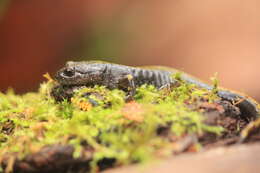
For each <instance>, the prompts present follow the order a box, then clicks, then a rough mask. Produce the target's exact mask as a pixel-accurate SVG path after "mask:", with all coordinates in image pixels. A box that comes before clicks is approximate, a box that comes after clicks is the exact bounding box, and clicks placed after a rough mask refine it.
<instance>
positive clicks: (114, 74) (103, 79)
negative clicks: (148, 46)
mask: <svg viewBox="0 0 260 173" xmlns="http://www.w3.org/2000/svg"><path fill="white" fill-rule="evenodd" d="M176 72H179V71H177V70H175V69H172V68H166V67H153V68H152V67H151V68H149V69H148V68H141V67H130V66H125V65H119V64H112V63H107V62H99V61H83V62H72V61H70V62H68V63H67V64H66V66H65V67H63V68H62V69H61V70H59V71H58V72H57V74H56V76H55V78H56V80H57V81H58V83H59V85H60V87H61V88H73V87H75V88H77V87H80V86H90V87H91V86H94V85H103V86H106V87H107V88H109V89H115V88H117V89H121V90H124V91H126V92H128V93H129V95H130V96H133V95H134V94H135V89H136V87H138V86H141V85H143V84H151V85H154V86H156V87H157V88H163V87H165V86H169V85H174V84H176V83H177V81H176V80H175V79H173V78H172V75H173V74H174V73H176ZM181 79H182V80H183V81H186V82H188V83H192V84H195V85H197V86H198V87H201V88H205V89H207V90H211V89H212V88H213V87H212V86H210V85H208V84H206V83H204V82H201V81H200V80H198V79H196V78H194V77H192V76H189V75H187V74H185V73H182V75H181ZM217 94H218V96H219V97H220V98H222V99H223V100H227V101H229V102H231V103H236V102H238V104H237V105H236V106H237V107H239V108H240V111H241V113H242V114H243V115H245V116H246V117H245V118H246V119H252V118H256V117H258V116H259V108H258V104H257V102H256V101H254V100H253V99H251V98H249V97H247V96H245V95H242V94H238V93H236V92H234V91H230V90H226V89H221V88H220V89H219V90H218V93H217Z"/></svg>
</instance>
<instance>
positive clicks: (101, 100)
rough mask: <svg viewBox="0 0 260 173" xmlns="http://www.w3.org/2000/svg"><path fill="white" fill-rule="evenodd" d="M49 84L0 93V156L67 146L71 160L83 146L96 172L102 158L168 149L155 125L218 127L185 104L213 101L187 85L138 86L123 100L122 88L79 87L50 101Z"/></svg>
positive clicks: (125, 159) (191, 129)
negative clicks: (22, 91) (66, 96)
mask: <svg viewBox="0 0 260 173" xmlns="http://www.w3.org/2000/svg"><path fill="white" fill-rule="evenodd" d="M53 85H54V84H53V81H48V82H44V83H43V84H41V86H40V89H39V91H38V92H35V93H33V92H31V93H27V94H24V95H17V94H15V92H14V91H13V90H9V91H7V92H6V93H0V156H4V155H5V154H8V153H13V152H16V153H18V155H17V156H18V157H19V159H23V158H24V157H26V156H27V155H29V154H31V153H35V152H37V151H39V150H40V149H41V148H42V147H43V146H46V145H52V144H70V145H73V146H74V148H75V152H74V154H73V156H74V157H75V158H77V157H80V156H81V155H82V154H84V152H88V151H86V150H84V147H86V146H88V147H89V148H92V151H93V159H92V162H91V167H92V168H91V169H92V170H96V169H97V163H98V162H99V161H100V160H102V159H104V158H111V159H112V158H113V159H115V160H116V164H117V165H124V164H129V163H133V162H135V163H136V162H144V161H146V160H149V159H150V158H153V156H155V155H158V152H159V151H164V152H163V153H164V154H163V156H167V155H168V154H169V153H172V152H171V151H172V150H173V145H172V143H173V141H171V140H170V139H169V138H168V137H165V136H163V135H159V134H158V129H159V128H160V127H166V128H168V129H169V130H168V136H175V137H176V138H178V137H181V136H185V135H189V134H197V135H202V134H204V133H213V134H220V133H221V132H222V131H223V128H222V127H216V126H210V125H207V124H205V123H204V122H203V121H204V117H203V113H202V112H201V111H198V110H193V109H191V108H189V106H188V105H191V104H193V103H195V102H197V101H198V100H201V99H204V100H205V99H206V100H209V98H214V99H217V96H215V95H214V97H212V92H210V91H207V90H203V89H200V88H197V87H196V86H194V85H192V84H187V83H184V82H180V85H178V86H176V87H174V88H172V89H170V90H169V89H167V88H166V89H162V90H158V89H156V88H155V87H154V86H151V85H143V86H141V87H139V88H137V91H136V95H135V96H134V100H133V101H131V102H127V103H126V102H125V97H126V96H125V93H124V92H123V91H121V90H117V89H114V90H108V89H106V88H105V87H103V86H95V87H93V88H82V89H79V90H78V91H76V92H75V94H74V96H73V97H72V98H71V99H70V100H64V101H62V102H56V101H55V100H54V99H53V98H52V97H51V96H50V94H49V93H50V90H51V88H52V87H53ZM166 153H167V154H166ZM160 156H161V155H160ZM0 160H1V159H0Z"/></svg>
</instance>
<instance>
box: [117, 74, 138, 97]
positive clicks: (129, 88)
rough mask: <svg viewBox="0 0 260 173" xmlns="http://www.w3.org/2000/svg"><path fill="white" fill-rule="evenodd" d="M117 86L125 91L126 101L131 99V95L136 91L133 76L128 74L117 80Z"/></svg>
mask: <svg viewBox="0 0 260 173" xmlns="http://www.w3.org/2000/svg"><path fill="white" fill-rule="evenodd" d="M118 88H119V89H122V90H123V91H125V92H126V93H127V95H126V98H125V100H126V102H129V101H131V100H133V97H134V95H135V93H136V87H135V82H134V77H133V76H132V75H130V74H128V75H125V76H123V77H122V78H120V79H119V80H118Z"/></svg>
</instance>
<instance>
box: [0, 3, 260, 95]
mask: <svg viewBox="0 0 260 173" xmlns="http://www.w3.org/2000/svg"><path fill="white" fill-rule="evenodd" d="M259 7H260V1H258V0H213V1H207V0H197V1H193V0H186V1H185V0H184V1H180V0H164V1H159V0H109V1H106V0H73V1H71V0H55V1H53V0H9V1H8V0H0V60H1V61H0V74H1V77H0V90H1V91H5V90H6V89H7V88H8V87H12V88H14V89H15V91H17V92H19V93H23V92H26V91H32V90H36V89H37V88H38V86H39V83H40V82H41V81H43V80H44V79H43V77H42V75H43V74H44V73H46V72H50V73H51V74H54V72H55V71H56V70H57V69H58V68H60V67H61V66H63V65H64V63H65V62H66V61H67V60H88V59H102V60H107V61H112V62H118V63H124V64H128V65H167V66H172V67H174V68H177V69H180V70H183V71H185V72H188V73H191V74H193V75H195V76H197V77H199V78H201V79H203V80H206V81H209V80H208V79H209V77H210V76H213V75H214V73H215V72H218V74H219V75H218V78H219V79H220V84H221V85H222V86H224V87H227V88H232V89H235V90H239V91H242V92H245V93H248V94H249V95H251V96H253V97H255V98H257V99H258V100H260V87H259V86H260V80H259V79H258V76H260V71H259V70H258V69H259V67H258V64H259V62H260V51H259V45H260V20H259V19H260V11H259V10H258V9H259Z"/></svg>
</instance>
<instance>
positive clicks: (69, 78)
mask: <svg viewBox="0 0 260 173" xmlns="http://www.w3.org/2000/svg"><path fill="white" fill-rule="evenodd" d="M105 70H106V65H104V64H102V63H99V62H91V61H90V62H73V61H69V62H67V63H66V66H65V67H63V68H62V69H60V70H59V71H58V72H57V73H56V75H55V79H56V80H57V81H58V82H59V84H61V85H78V86H80V85H82V86H83V85H96V84H98V83H100V82H101V81H102V80H103V76H104V73H105Z"/></svg>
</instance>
